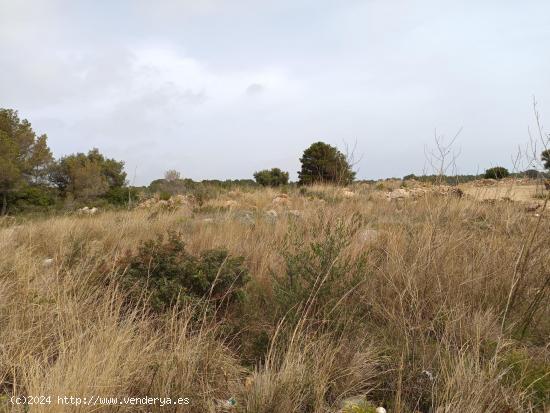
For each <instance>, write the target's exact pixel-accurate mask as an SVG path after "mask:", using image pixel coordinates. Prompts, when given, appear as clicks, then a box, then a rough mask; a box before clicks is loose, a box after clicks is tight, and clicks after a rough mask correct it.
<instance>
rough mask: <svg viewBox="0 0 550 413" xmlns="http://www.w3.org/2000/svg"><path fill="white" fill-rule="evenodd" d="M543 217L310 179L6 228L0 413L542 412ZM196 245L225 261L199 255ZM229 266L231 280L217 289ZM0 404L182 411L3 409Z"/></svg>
mask: <svg viewBox="0 0 550 413" xmlns="http://www.w3.org/2000/svg"><path fill="white" fill-rule="evenodd" d="M483 189H485V188H477V189H476V190H479V191H481V190H483ZM490 190H494V189H490ZM525 190H527V189H525ZM472 191H473V190H472ZM465 192H466V193H467V194H468V191H465ZM474 195H475V194H474ZM521 197H523V195H521ZM511 198H512V199H514V198H513V197H511ZM539 201H540V202H541V204H542V203H543V202H544V201H543V200H539ZM542 208H545V206H544V207H541V209H539V211H538V212H537V214H536V215H535V214H533V213H528V212H526V211H525V206H524V205H523V204H521V203H515V202H499V203H494V204H489V203H485V202H481V201H480V200H477V199H475V198H474V197H463V198H458V197H453V196H429V195H427V196H424V197H422V198H420V199H415V200H413V199H404V200H401V199H400V200H395V201H388V200H386V199H384V198H383V197H379V196H377V191H376V190H374V189H371V188H370V187H355V188H350V191H349V192H345V193H344V192H343V191H342V190H340V189H338V188H334V187H313V188H307V189H303V190H298V189H291V190H289V192H288V194H287V195H286V196H280V193H279V192H277V191H275V190H272V189H263V190H251V191H231V192H218V193H215V194H211V195H210V196H209V197H208V198H207V199H204V200H201V202H200V203H199V202H196V201H193V200H189V201H188V202H183V204H182V205H181V206H179V207H178V208H175V207H174V208H166V209H162V208H160V207H159V208H158V209H155V208H154V207H150V208H141V209H140V208H137V209H134V210H131V211H112V212H102V213H100V214H98V215H94V216H79V215H76V214H68V215H63V216H55V217H51V218H44V219H35V220H29V221H25V220H18V221H16V222H5V223H4V224H3V227H2V228H0V277H1V280H2V282H1V283H0V389H1V391H2V394H3V395H2V396H0V400H2V403H3V409H4V411H6V412H8V411H10V412H11V411H14V412H23V411H31V412H164V411H166V412H217V411H226V410H227V411H235V412H249V413H290V412H337V411H339V409H341V406H342V403H343V401H344V400H346V399H348V398H350V397H358V396H362V397H365V399H366V402H365V404H364V405H363V406H362V407H356V408H355V410H352V409H351V408H349V409H348V410H346V411H350V412H351V411H354V412H359V413H360V412H369V411H373V409H372V408H371V407H376V406H384V407H385V408H386V409H387V411H388V412H395V413H413V412H423V413H425V412H437V413H443V412H445V413H447V412H448V413H456V412H460V413H478V412H479V413H481V412H495V413H506V412H510V413H511V412H545V411H548V409H550V402H549V392H550V341H549V340H550V304H549V300H548V298H549V290H550V259H549V257H550V220H549V219H548V218H549V217H548V213H547V211H545V210H542ZM168 234H172V235H171V236H169V235H168ZM159 237H160V238H159ZM148 240H152V242H151V243H149V244H143V242H145V241H148ZM179 242H183V243H184V244H185V253H184V252H182V251H181V248H182V247H181V244H179ZM144 245H148V247H145V246H144ZM212 249H214V250H216V251H219V250H220V249H223V250H226V251H227V253H228V254H229V255H223V254H222V255H221V257H222V258H221V261H215V258H212V257H211V256H210V255H207V254H206V255H201V254H204V252H205V251H209V250H212ZM193 257H196V258H193ZM209 257H210V258H209ZM238 257H243V259H242V262H239V261H238V260H235V261H232V258H238ZM213 262H218V263H219V265H218V267H214V268H210V267H212V265H211V264H212V263H213ZM189 263H192V265H193V267H192V268H195V269H197V268H199V269H200V270H196V271H195V272H197V274H199V273H200V277H199V276H198V275H197V276H196V277H195V275H194V274H195V273H193V272H192V271H193V270H188V269H187V268H188V267H186V265H191V264H189ZM230 266H233V267H231V268H232V271H233V270H235V271H237V269H238V271H241V269H242V268H245V269H246V273H247V276H246V277H244V276H243V277H241V278H237V276H235V278H234V279H233V281H232V282H229V283H228V284H224V285H225V287H224V288H223V289H219V288H218V287H219V286H220V283H221V282H222V280H226V278H227V279H229V280H230V279H231V277H232V276H233V275H232V274H236V272H235V271H234V272H231V271H229V267H230ZM174 269H175V270H174ZM178 271H182V273H181V274H183V273H186V274H187V272H189V271H191V272H190V274H191V273H192V274H193V277H191V278H192V279H191V281H192V282H191V281H189V283H187V284H185V285H186V286H187V287H186V289H185V290H181V291H179V294H176V295H174V294H173V292H174V289H173V288H169V287H170V286H174V285H180V284H177V282H184V281H185V282H187V281H188V280H183V281H182V280H180V279H179V278H178V277H181V274H180V273H178ZM185 271H187V272H185ZM238 271H237V272H238ZM178 274H179V275H178ZM208 274H214V277H210V278H209V275H208ZM239 274H240V272H239ZM169 276H170V277H173V279H172V278H169ZM140 277H141V278H140ZM154 277H157V278H154ZM224 277H226V278H224ZM237 279H238V280H239V283H240V284H237ZM224 282H225V281H224ZM173 283H176V284H173ZM136 286H139V288H136ZM197 291H206V293H205V294H203V295H202V296H201V295H200V294H199V293H197ZM233 292H235V294H232V293H233ZM230 297H231V299H230ZM153 299H154V300H155V301H153ZM154 303H156V304H157V305H156V306H155V305H153V304H154ZM13 395H51V396H53V397H55V398H56V400H57V396H59V395H61V396H63V395H69V396H70V395H73V396H78V397H86V396H87V395H97V396H101V397H109V396H118V397H122V396H134V397H144V396H150V397H167V396H170V397H173V398H177V397H189V398H190V402H191V403H190V405H181V406H164V407H161V406H159V405H155V406H125V405H121V406H116V407H115V406H107V405H96V406H89V405H80V406H69V405H59V404H57V403H52V404H51V405H32V406H14V405H12V404H10V402H9V399H10V397H11V396H13ZM88 397H89V396H88ZM230 398H233V400H234V401H235V405H234V406H230V404H231V403H228V402H227V400H229V399H230ZM369 406H370V407H369Z"/></svg>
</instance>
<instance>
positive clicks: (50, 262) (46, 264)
mask: <svg viewBox="0 0 550 413" xmlns="http://www.w3.org/2000/svg"><path fill="white" fill-rule="evenodd" d="M53 262H54V260H53V258H46V259H45V260H44V261H42V265H43V266H44V267H51V266H52V265H53Z"/></svg>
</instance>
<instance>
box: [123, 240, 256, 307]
mask: <svg viewBox="0 0 550 413" xmlns="http://www.w3.org/2000/svg"><path fill="white" fill-rule="evenodd" d="M243 261H244V258H243V257H231V256H230V255H229V253H228V252H227V251H225V250H222V249H215V250H207V251H204V252H202V253H201V254H200V255H199V256H194V255H191V254H189V253H188V252H187V251H186V249H185V243H184V242H183V241H182V239H181V237H180V236H179V235H178V234H177V233H175V232H170V233H169V234H168V237H167V239H166V240H165V239H164V237H162V236H161V237H159V238H158V239H156V240H150V241H146V242H144V243H142V244H141V245H140V247H139V249H138V251H137V253H136V254H134V255H131V254H130V255H128V256H127V257H126V258H125V259H124V260H123V261H122V265H123V266H124V267H125V272H124V277H123V284H124V285H125V286H127V287H128V288H129V289H130V291H131V292H132V293H131V295H132V296H133V297H134V298H137V297H140V296H141V295H142V294H143V293H144V292H145V293H146V294H148V295H149V303H150V305H151V307H152V308H153V309H154V310H156V311H161V310H165V309H167V308H168V307H169V306H171V305H174V304H176V303H177V302H178V301H181V300H185V299H186V298H187V297H190V298H203V297H204V298H207V299H214V300H223V301H224V302H227V303H231V302H234V301H236V300H238V299H239V298H240V297H241V295H242V293H243V287H244V285H245V284H246V282H247V281H248V272H247V270H246V268H245V267H244V265H243Z"/></svg>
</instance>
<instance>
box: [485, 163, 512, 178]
mask: <svg viewBox="0 0 550 413" xmlns="http://www.w3.org/2000/svg"><path fill="white" fill-rule="evenodd" d="M507 176H510V172H508V169H506V168H504V167H502V166H495V167H494V168H489V169H487V170H486V171H485V175H484V177H485V179H502V178H506V177H507Z"/></svg>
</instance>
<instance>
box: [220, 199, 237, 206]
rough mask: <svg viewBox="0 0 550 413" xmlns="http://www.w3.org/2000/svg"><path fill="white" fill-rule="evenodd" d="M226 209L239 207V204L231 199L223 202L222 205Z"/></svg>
mask: <svg viewBox="0 0 550 413" xmlns="http://www.w3.org/2000/svg"><path fill="white" fill-rule="evenodd" d="M223 205H224V206H225V207H227V208H233V207H236V206H238V205H239V203H238V202H237V201H235V200H233V199H230V200H229V201H225V203H224V204H223Z"/></svg>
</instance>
